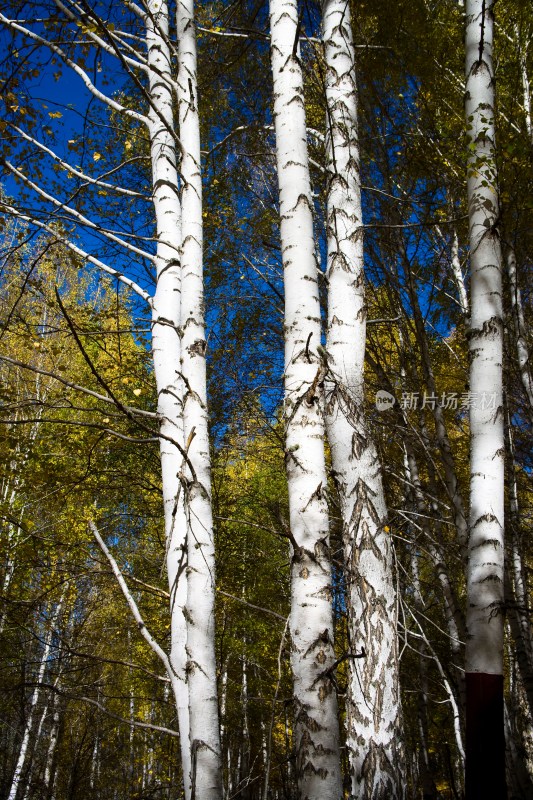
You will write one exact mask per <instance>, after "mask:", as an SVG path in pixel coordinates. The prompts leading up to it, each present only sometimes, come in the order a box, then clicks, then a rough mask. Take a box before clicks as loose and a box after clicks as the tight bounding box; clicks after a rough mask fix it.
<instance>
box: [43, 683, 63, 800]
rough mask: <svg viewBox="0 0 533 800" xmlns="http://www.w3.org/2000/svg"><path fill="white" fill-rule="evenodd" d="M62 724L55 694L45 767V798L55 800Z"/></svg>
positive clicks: (57, 696)
mask: <svg viewBox="0 0 533 800" xmlns="http://www.w3.org/2000/svg"><path fill="white" fill-rule="evenodd" d="M60 722H61V715H60V711H59V692H56V693H55V694H54V699H53V703H52V727H51V729H50V736H49V740H48V749H47V751H46V761H45V765H44V778H43V787H44V794H45V797H47V798H50V800H54V796H55V792H54V788H53V787H54V757H55V753H56V749H57V743H58V740H59V724H60Z"/></svg>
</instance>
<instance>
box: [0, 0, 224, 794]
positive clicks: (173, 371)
mask: <svg viewBox="0 0 533 800" xmlns="http://www.w3.org/2000/svg"><path fill="white" fill-rule="evenodd" d="M57 9H58V15H59V19H60V21H61V25H62V26H63V27H62V28H61V30H62V35H61V36H60V37H56V36H55V33H56V27H57V25H58V19H56V17H53V18H50V19H48V18H46V16H45V17H44V18H39V15H38V14H37V15H36V16H37V18H38V19H37V21H36V22H35V23H33V24H32V23H29V22H28V21H27V20H20V19H17V18H13V19H11V18H9V17H8V16H6V15H5V14H2V15H1V16H0V21H1V22H2V24H3V26H4V28H5V29H7V30H9V31H10V32H11V33H12V35H13V37H14V39H17V41H21V42H22V43H24V42H29V43H32V45H33V46H34V47H35V48H37V49H38V50H40V51H41V52H47V51H48V52H49V53H51V55H52V58H53V59H54V61H55V62H56V63H59V64H60V65H61V68H60V72H59V73H58V75H59V76H61V71H62V70H70V71H71V73H72V74H73V76H74V77H75V78H77V79H79V80H80V81H81V84H82V86H83V87H84V91H86V92H88V95H89V96H91V97H92V99H93V100H96V101H99V103H100V106H99V108H100V112H99V113H101V114H102V115H104V116H105V115H111V116H113V115H115V117H114V119H115V120H117V119H118V120H120V123H121V124H124V126H125V128H124V130H127V128H128V125H129V130H127V132H126V135H125V137H124V138H123V141H122V143H119V145H118V148H117V147H116V146H115V148H114V150H109V152H108V154H107V155H109V156H110V157H113V158H114V159H115V160H116V162H117V164H116V166H115V168H114V169H112V170H111V174H114V173H116V172H117V171H118V172H120V171H121V170H123V169H124V167H125V165H126V164H127V163H129V160H130V159H129V158H128V155H129V151H131V150H132V149H133V144H132V139H135V140H136V142H137V145H138V147H139V148H143V147H146V145H147V147H148V151H149V158H150V167H151V180H150V184H151V185H150V195H149V196H148V197H147V196H146V195H143V194H142V192H139V191H137V190H135V189H129V188H127V187H125V186H119V185H117V184H113V183H112V182H111V181H110V180H107V179H104V178H102V177H101V176H97V177H94V176H92V175H90V174H88V173H89V172H90V170H91V168H90V167H88V166H85V168H84V167H83V166H81V165H79V164H77V165H74V164H72V163H69V161H68V160H65V158H64V157H63V156H62V155H59V153H58V152H56V151H55V150H54V148H53V147H51V146H49V144H48V143H45V142H44V141H42V140H41V139H39V137H38V135H37V134H36V133H35V131H34V129H33V126H32V125H31V124H26V123H25V120H26V114H25V110H24V113H23V114H22V117H21V125H15V124H14V123H12V124H13V125H14V129H13V132H14V135H15V140H14V141H15V142H16V143H17V144H20V145H21V146H25V147H27V148H28V152H30V153H32V154H33V156H35V155H36V154H37V153H39V154H40V155H41V158H44V159H49V161H50V162H51V163H52V164H53V165H54V167H55V171H56V174H57V175H58V176H59V177H58V178H57V179H56V180H54V181H51V182H48V183H47V186H46V188H44V184H45V181H41V182H39V177H40V174H39V170H38V169H37V170H36V171H35V173H34V174H32V176H31V177H28V176H26V175H25V174H24V171H23V170H21V169H19V167H18V166H17V165H15V164H13V163H11V162H9V165H8V169H9V170H10V171H11V174H12V176H13V178H15V179H16V180H18V181H19V182H20V183H22V184H23V185H24V187H25V189H26V190H27V191H28V192H29V193H33V196H34V198H35V199H36V201H37V204H40V206H38V210H37V211H33V209H32V210H30V211H29V212H27V211H25V209H24V208H23V209H22V210H21V209H20V208H19V207H17V205H11V206H9V208H8V212H9V213H10V214H12V215H13V216H15V217H18V218H19V219H20V218H22V219H24V221H25V222H27V223H29V224H30V225H32V226H34V227H36V228H38V229H40V230H41V231H43V232H44V233H45V234H49V235H50V236H52V237H53V236H54V235H55V236H56V237H57V238H58V239H59V240H60V241H62V242H63V244H64V246H65V247H66V248H67V249H70V250H71V251H73V252H74V253H76V254H77V255H79V256H81V257H82V258H83V259H84V261H85V263H86V264H87V265H91V266H93V267H95V268H96V270H97V271H101V272H104V273H107V275H111V276H113V277H114V278H115V279H116V280H117V281H118V282H120V283H122V284H124V285H125V286H128V287H129V288H130V289H131V290H132V291H133V292H134V293H136V294H137V296H138V297H139V298H142V300H144V301H145V302H146V303H147V305H148V307H149V309H150V311H151V344H152V354H153V365H154V376H155V383H156V387H157V418H158V420H159V442H160V458H161V476H162V490H163V505H164V521H165V541H166V569H167V574H168V581H169V589H170V608H169V615H170V629H171V648H170V663H171V670H170V679H171V683H172V688H173V691H174V695H175V700H176V707H177V711H178V718H179V729H180V745H181V761H182V767H183V779H184V785H185V793H186V796H187V797H189V796H190V794H191V791H192V783H194V784H195V788H196V789H197V791H198V793H199V794H201V796H202V797H204V798H208V797H218V796H219V794H220V767H219V761H220V744H219V739H218V712H217V699H216V695H217V693H216V671H215V663H214V641H213V637H214V627H213V626H214V610H213V604H214V568H213V567H214V556H213V525H212V518H211V510H210V503H211V499H210V483H209V458H210V455H209V440H208V434H207V410H206V389H205V335H204V333H203V294H202V260H201V258H202V256H201V251H202V235H201V220H202V211H201V176H200V149H199V121H198V101H197V96H196V94H197V91H196V66H195V60H196V54H195V48H196V45H195V32H194V22H193V10H192V5H190V6H189V5H187V4H186V3H184V4H181V5H179V7H178V12H177V20H178V24H177V27H178V47H177V62H178V71H177V76H176V68H175V63H174V56H175V55H176V53H175V45H174V43H173V42H172V39H171V32H170V30H171V29H170V25H169V10H168V6H167V3H166V1H165V0H147V2H146V3H143V4H142V5H141V6H139V5H135V4H133V3H132V4H125V6H124V7H123V8H122V10H121V13H122V18H121V17H120V15H119V17H117V18H116V19H115V18H114V21H111V20H110V19H107V18H105V17H104V16H102V17H101V16H100V13H101V14H102V15H104V14H105V13H106V12H105V11H104V10H103V9H102V8H100V7H99V6H98V4H95V5H94V6H93V7H87V8H85V7H84V9H83V10H82V9H81V8H80V7H78V6H77V5H76V4H75V3H70V2H66V3H63V2H61V0H58V2H57ZM125 15H126V16H127V17H128V19H127V21H124V19H123V18H124V16H125ZM119 18H120V23H119V21H118V20H119ZM139 23H140V24H139ZM119 24H121V25H122V27H121V28H119ZM78 29H80V30H81V33H82V36H83V37H85V38H84V41H83V43H82V44H81V46H79V48H78V49H77V47H78V42H77V36H78ZM132 30H135V31H136V33H135V35H133V36H132V34H131V31H132ZM69 36H70V37H71V38H70V40H69ZM91 47H92V48H93V52H94V53H95V54H96V53H98V54H100V55H98V56H97V58H100V56H101V57H102V58H104V60H105V59H107V60H106V61H105V65H106V68H107V67H108V66H109V65H110V64H111V63H114V64H115V65H117V64H118V65H119V66H120V68H121V70H123V72H122V74H123V75H125V77H126V79H127V81H128V82H129V86H130V88H131V87H133V89H134V91H135V92H136V93H137V96H140V98H141V99H142V103H143V105H144V107H145V108H146V113H140V112H139V111H137V110H133V109H132V108H131V107H130V105H134V103H131V102H130V101H129V99H128V98H127V97H126V96H125V94H122V95H118V96H117V94H115V93H111V94H106V92H105V89H104V87H105V81H101V80H100V79H99V78H98V77H97V76H98V72H102V71H103V68H102V63H101V62H99V69H98V70H95V71H94V73H93V74H92V75H90V74H89V72H90V70H88V69H87V68H86V59H87V57H88V52H89V51H90V48H91ZM14 81H15V84H16V80H15V79H14ZM176 96H177V98H178V115H177V117H176V115H175V112H174V102H175V99H176ZM17 108H18V107H17ZM50 117H51V118H52V119H56V118H61V117H62V112H56V111H52V112H50ZM178 120H179V125H178ZM178 128H179V133H178ZM146 134H147V136H146ZM180 136H182V138H183V142H185V143H186V144H184V143H183V142H182V141H180ZM73 141H74V140H73ZM121 144H122V148H123V150H122V153H121ZM115 145H116V143H115ZM187 148H190V152H189V151H188V150H187ZM102 149H103V146H102V143H101V142H100V143H99V144H98V149H95V151H94V153H93V162H94V165H97V164H98V163H99V162H100V161H102V160H103V159H104V155H103V153H102ZM117 149H118V153H117ZM124 151H125V153H126V157H125V158H124V159H121V155H123V153H124ZM145 152H146V150H145ZM141 157H142V156H141ZM134 160H135V158H134ZM180 168H181V170H182V172H181V175H180V173H179V169H180ZM106 177H109V173H106ZM73 178H74V179H76V180H79V181H81V183H80V185H79V187H78V190H77V194H78V195H79V198H78V199H77V200H76V201H75V202H74V201H72V200H71V198H70V195H69V188H68V186H67V185H66V181H68V180H72V179H73ZM91 192H93V193H94V194H93V197H92V201H91V200H88V197H87V195H88V194H90V193H91ZM181 193H182V195H183V196H181ZM108 196H111V197H113V198H116V197H117V196H118V197H122V198H124V197H126V198H128V199H129V201H130V208H131V206H135V204H137V210H136V212H135V213H136V214H140V213H142V214H143V215H145V214H147V213H148V206H147V201H148V202H151V204H152V222H153V231H154V236H153V241H154V243H155V244H154V245H152V244H151V237H146V236H143V235H141V234H139V233H138V231H137V229H136V226H135V225H133V230H132V232H131V233H127V232H125V228H127V226H128V223H127V222H126V221H125V220H126V219H127V217H128V214H127V213H126V214H122V213H121V212H122V211H123V210H124V211H126V212H128V210H129V209H128V206H127V205H126V207H125V208H124V209H119V208H118V206H116V205H115V200H114V199H113V200H110V201H108V202H109V204H110V207H114V208H116V209H117V212H118V213H119V219H120V222H119V223H118V224H117V225H116V226H115V225H114V224H113V222H112V221H111V220H110V217H109V213H108V210H106V209H105V207H103V206H102V201H101V200H99V199H98V198H99V197H108ZM182 201H183V209H182ZM141 209H142V211H141ZM43 210H44V213H43ZM47 213H48V217H47ZM54 213H57V214H60V215H61V216H64V217H66V218H68V219H69V221H70V223H71V224H72V225H73V226H74V227H75V228H76V230H77V232H81V237H80V238H81V241H80V238H78V239H77V238H76V237H75V236H72V237H71V236H69V235H66V234H65V233H64V232H60V231H59V230H58V226H54V225H53V224H51V222H50V220H51V217H53V215H54ZM50 215H51V216H50ZM129 216H130V219H131V218H132V214H131V213H130V215H129ZM119 229H121V232H119ZM87 233H89V238H87ZM91 235H93V236H95V237H96V239H97V241H96V242H95V241H94V239H93V240H92V241H91V239H90V236H91ZM98 240H99V241H100V244H101V243H102V242H104V245H103V246H101V247H100V249H97V248H98ZM108 246H111V247H112V248H113V249H114V250H115V253H114V254H113V261H114V263H118V264H120V267H119V268H118V269H117V268H115V267H111V266H109V264H107V263H106V262H105V258H106V251H105V248H106V247H108ZM121 249H122V252H123V254H124V253H127V254H128V257H129V258H130V259H133V267H130V271H131V272H133V273H134V274H135V273H137V274H139V273H141V274H142V267H141V265H142V264H144V265H145V266H146V265H149V266H150V267H152V268H153V269H154V271H155V292H154V293H153V296H152V294H151V293H150V292H149V291H147V290H146V289H144V288H143V287H141V285H140V284H139V282H136V281H135V280H133V279H132V278H131V277H130V276H129V275H128V274H126V271H127V270H128V264H127V262H125V261H124V260H123V255H118V256H117V252H118V253H120V251H121ZM96 252H98V255H96ZM107 254H109V251H107ZM182 255H183V257H184V263H183V265H182V263H181V259H182ZM135 260H137V262H138V264H137V266H135ZM182 289H183V295H182ZM182 297H183V298H185V301H186V302H184V303H183V308H182ZM182 336H183V339H184V342H183V345H182ZM104 386H105V383H104ZM106 391H107V390H106ZM111 396H112V393H111ZM115 399H116V396H115ZM118 405H119V407H120V408H121V410H122V412H123V413H125V414H126V416H128V415H129V414H130V412H129V411H128V410H127V409H125V408H124V406H121V405H120V403H118ZM189 533H190V536H188V534H189ZM188 544H190V547H191V563H190V564H189V565H188V563H187V561H188V553H187V547H188ZM188 569H189V571H190V572H189V576H190V578H191V583H192V586H191V589H190V595H189V601H188V600H187V577H188V576H187V570H188ZM187 604H188V606H189V610H188V612H187V610H186V607H187ZM187 628H189V630H188V631H187ZM187 633H189V639H188V640H187ZM188 673H189V674H190V676H191V682H192V685H193V691H192V692H191V693H189V691H188V688H187V677H188ZM190 706H191V708H192V710H193V712H194V713H193V714H192V716H191V714H190V710H191V709H190ZM190 724H191V725H192V728H191V731H190V730H189V725H190ZM191 737H192V738H191ZM191 751H192V752H193V753H194V770H193V773H194V774H192V773H191ZM200 775H201V779H200ZM203 781H206V783H205V784H204V783H203ZM207 787H210V788H209V790H208V788H207Z"/></svg>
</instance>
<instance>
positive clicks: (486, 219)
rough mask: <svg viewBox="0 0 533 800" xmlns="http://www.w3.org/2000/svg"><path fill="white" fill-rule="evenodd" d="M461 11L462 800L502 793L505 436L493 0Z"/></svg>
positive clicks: (471, 1)
mask: <svg viewBox="0 0 533 800" xmlns="http://www.w3.org/2000/svg"><path fill="white" fill-rule="evenodd" d="M465 10H466V95H465V111H466V125H467V136H468V143H469V151H468V152H469V158H468V181H467V187H468V211H469V226H470V231H469V236H470V270H471V279H470V291H471V300H470V310H471V319H470V339H469V343H470V391H471V392H472V393H473V394H472V398H473V399H472V403H471V405H470V435H471V450H470V536H469V562H468V573H467V640H466V710H467V713H466V745H467V751H466V787H467V798H468V800H471V799H472V798H474V797H475V798H478V797H488V796H490V797H504V796H505V794H504V787H505V746H504V734H503V731H504V727H503V725H504V720H503V677H502V675H503V632H504V626H503V600H504V598H503V589H504V433H503V397H502V353H503V324H502V277H501V250H500V240H499V234H498V229H497V224H498V217H499V208H498V192H497V174H496V161H495V150H494V102H495V98H494V73H493V64H492V41H493V13H492V2H491V0H467V3H466V9H465ZM483 754H485V755H486V756H487V757H486V758H485V757H484V756H483ZM489 754H490V755H489ZM480 787H486V789H487V791H485V792H483V791H481V790H480ZM489 787H492V788H490V790H489Z"/></svg>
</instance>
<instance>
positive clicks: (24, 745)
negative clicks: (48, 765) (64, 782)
mask: <svg viewBox="0 0 533 800" xmlns="http://www.w3.org/2000/svg"><path fill="white" fill-rule="evenodd" d="M63 601H64V594H63V596H62V597H61V600H60V601H59V603H58V604H57V606H56V608H55V610H54V613H53V614H52V617H51V619H50V624H49V627H48V630H47V632H46V637H45V642H44V648H43V652H42V656H41V663H40V664H39V672H38V674H37V681H36V685H35V688H34V690H33V692H32V695H31V700H30V707H29V711H28V716H27V718H26V724H25V726H24V733H23V735H22V742H21V745H20V750H19V755H18V759H17V764H16V766H15V772H14V774H13V778H12V781H11V787H10V790H9V795H8V800H15V798H16V796H17V791H18V788H19V785H20V782H21V778H22V773H23V770H24V765H25V763H26V756H27V754H28V746H29V743H30V736H31V731H32V727H33V718H34V716H35V709H36V707H37V703H38V702H39V696H40V693H41V685H42V682H43V679H44V675H45V672H46V668H47V666H48V658H49V656H50V650H51V647H52V636H53V633H54V628H55V625H56V623H57V620H58V619H59V616H60V614H61V610H62V608H63Z"/></svg>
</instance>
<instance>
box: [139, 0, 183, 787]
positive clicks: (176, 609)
mask: <svg viewBox="0 0 533 800" xmlns="http://www.w3.org/2000/svg"><path fill="white" fill-rule="evenodd" d="M145 22H146V44H147V49H148V64H149V67H150V71H149V93H150V99H151V102H152V105H151V107H150V114H149V134H150V149H151V159H152V182H153V204H154V211H155V219H156V233H157V236H156V238H157V251H156V268H157V276H156V279H157V284H156V291H155V295H154V300H153V311H152V352H153V360H154V373H155V379H156V385H157V398H158V401H157V410H158V414H159V418H160V434H161V438H160V452H161V475H162V483H163V503H164V516H165V535H166V547H167V558H166V561H167V573H168V581H169V588H170V619H171V650H170V660H171V664H172V669H173V674H172V676H171V677H172V688H173V690H174V696H175V699H176V706H177V711H178V722H179V731H180V747H181V760H182V767H183V781H184V786H185V796H186V798H187V800H188V798H190V794H191V774H190V773H191V756H190V743H189V698H188V692H187V684H186V651H185V647H186V622H185V616H184V608H185V605H186V601H187V581H186V567H187V536H186V531H187V520H186V518H185V506H184V486H183V471H184V468H185V463H184V461H185V458H184V453H185V447H184V435H183V381H182V378H181V334H180V322H181V316H180V315H181V267H180V248H181V207H180V198H179V189H178V187H179V180H178V171H177V163H176V148H177V142H176V137H175V134H174V113H173V102H174V98H173V91H172V74H171V63H170V52H169V48H168V10H167V6H166V2H165V0H150V1H149V2H148V12H147V14H146V19H145Z"/></svg>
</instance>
